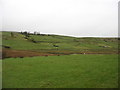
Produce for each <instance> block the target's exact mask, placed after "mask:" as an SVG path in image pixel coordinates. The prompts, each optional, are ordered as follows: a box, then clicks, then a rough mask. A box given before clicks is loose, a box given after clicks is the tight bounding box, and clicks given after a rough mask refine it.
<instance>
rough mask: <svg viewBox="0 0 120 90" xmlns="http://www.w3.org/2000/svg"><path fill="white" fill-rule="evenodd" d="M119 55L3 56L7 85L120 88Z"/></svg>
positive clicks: (18, 86)
mask: <svg viewBox="0 0 120 90" xmlns="http://www.w3.org/2000/svg"><path fill="white" fill-rule="evenodd" d="M117 87H118V57H117V55H64V56H48V57H44V56H42V57H32V58H30V57H28V58H22V59H21V58H8V59H5V60H3V88H117Z"/></svg>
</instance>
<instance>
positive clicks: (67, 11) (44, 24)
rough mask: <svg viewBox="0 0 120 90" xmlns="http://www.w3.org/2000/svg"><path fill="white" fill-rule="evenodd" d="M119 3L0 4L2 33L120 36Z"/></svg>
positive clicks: (14, 0)
mask: <svg viewBox="0 0 120 90" xmlns="http://www.w3.org/2000/svg"><path fill="white" fill-rule="evenodd" d="M118 1H119V0H0V3H1V4H0V5H1V6H2V9H1V8H0V11H1V12H0V13H1V15H0V17H1V16H2V15H3V22H2V26H3V28H2V29H1V30H4V31H5V30H6V31H24V30H26V31H30V32H34V31H39V32H41V33H50V34H63V35H72V36H103V37H104V36H108V37H111V36H117V35H118ZM1 6H0V7H1ZM0 20H2V18H0Z"/></svg>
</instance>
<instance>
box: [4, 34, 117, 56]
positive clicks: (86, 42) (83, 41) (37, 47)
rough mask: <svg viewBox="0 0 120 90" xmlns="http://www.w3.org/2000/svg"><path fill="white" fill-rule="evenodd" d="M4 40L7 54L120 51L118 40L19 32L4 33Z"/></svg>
mask: <svg viewBox="0 0 120 90" xmlns="http://www.w3.org/2000/svg"><path fill="white" fill-rule="evenodd" d="M2 38H3V41H2V45H3V49H5V52H7V51H8V50H29V51H32V52H33V51H34V52H37V53H43V54H75V53H117V50H118V39H117V38H76V37H69V36H60V35H47V34H39V35H34V34H29V35H27V36H26V35H25V34H23V33H19V32H12V33H11V32H3V33H2ZM5 46H7V47H9V49H8V48H5ZM11 52H12V51H11Z"/></svg>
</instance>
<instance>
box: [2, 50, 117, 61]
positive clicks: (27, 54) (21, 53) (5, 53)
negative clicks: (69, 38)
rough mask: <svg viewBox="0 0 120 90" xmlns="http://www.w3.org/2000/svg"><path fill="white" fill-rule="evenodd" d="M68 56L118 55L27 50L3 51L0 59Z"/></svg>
mask: <svg viewBox="0 0 120 90" xmlns="http://www.w3.org/2000/svg"><path fill="white" fill-rule="evenodd" d="M70 54H118V52H91V51H86V52H72V51H48V52H40V51H39V52H38V51H28V50H12V49H3V50H2V57H1V56H0V58H2V59H4V58H11V57H12V58H16V57H20V58H23V57H33V56H54V55H57V56H59V55H70Z"/></svg>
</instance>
